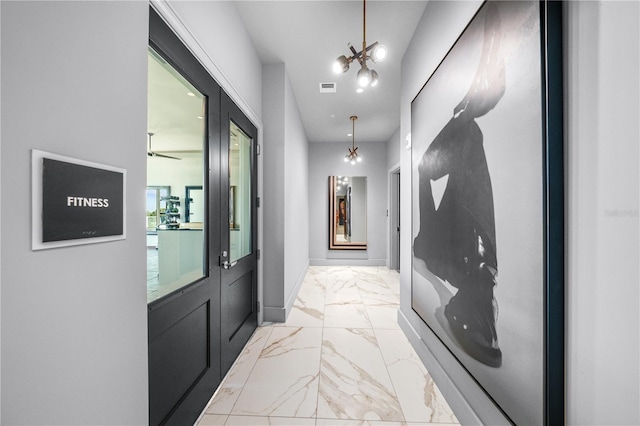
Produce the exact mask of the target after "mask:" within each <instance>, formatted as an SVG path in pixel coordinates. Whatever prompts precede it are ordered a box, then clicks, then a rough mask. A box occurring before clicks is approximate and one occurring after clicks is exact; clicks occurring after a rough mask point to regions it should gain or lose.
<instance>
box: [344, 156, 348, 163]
mask: <svg viewBox="0 0 640 426" xmlns="http://www.w3.org/2000/svg"><path fill="white" fill-rule="evenodd" d="M347 161H349V156H348V155H345V156H344V162H345V163H346V162H347Z"/></svg>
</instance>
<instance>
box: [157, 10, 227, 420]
mask: <svg viewBox="0 0 640 426" xmlns="http://www.w3.org/2000/svg"><path fill="white" fill-rule="evenodd" d="M149 45H150V50H149V58H150V59H149V64H150V65H149V104H150V106H149V126H150V127H154V128H153V129H150V130H151V131H150V133H154V143H155V141H157V142H158V143H156V144H155V145H153V146H151V141H149V145H150V146H149V148H148V149H149V152H148V162H147V179H148V180H149V179H150V175H151V174H152V172H153V170H152V169H154V168H158V173H157V176H158V177H156V179H162V180H163V181H162V182H160V184H162V185H168V187H169V188H171V196H167V197H165V200H164V202H165V203H166V209H165V210H163V215H164V218H165V220H164V222H163V223H161V224H158V226H157V234H158V235H157V237H158V247H157V262H158V263H159V272H157V273H156V274H155V276H153V275H152V276H151V278H148V290H147V291H148V295H149V302H148V345H149V423H150V424H151V425H158V424H176V425H186V424H193V423H194V422H195V420H196V419H197V417H198V415H199V414H200V413H201V411H202V410H203V408H204V407H205V406H206V404H207V402H208V401H209V399H210V398H211V396H212V395H213V393H214V391H215V389H216V388H217V387H218V385H219V384H220V380H221V373H220V266H219V261H218V254H219V252H220V248H221V236H220V223H221V212H220V198H221V191H220V188H221V185H222V182H221V178H220V176H221V174H220V163H221V160H220V150H221V144H220V118H221V116H220V94H221V90H220V87H219V86H218V85H217V84H216V82H215V81H214V80H213V78H212V77H211V76H210V75H209V74H208V73H207V72H206V70H205V69H204V68H203V67H202V66H201V65H200V64H199V63H198V61H197V60H196V59H195V58H194V57H193V56H192V54H191V53H190V52H189V51H188V50H187V49H186V47H185V46H184V45H183V44H182V43H181V42H180V40H179V39H178V38H177V37H176V36H175V35H174V33H173V32H172V31H171V30H170V29H169V27H167V26H166V24H165V23H164V22H163V21H162V19H161V18H160V17H159V16H158V15H157V14H156V13H155V12H154V11H153V9H151V10H150V20H149ZM152 67H158V69H159V70H160V71H166V73H165V74H166V76H165V77H166V78H163V77H157V76H155V75H152V72H154V70H153V69H152ZM157 79H159V80H161V81H160V82H158V81H156V80H157ZM176 82H177V83H176ZM156 85H157V86H158V87H159V89H158V92H161V93H162V94H166V93H169V94H173V93H175V95H174V96H175V97H176V98H171V99H170V101H168V102H167V101H163V100H162V99H160V98H159V97H158V98H156V97H154V96H156ZM174 89H175V90H174ZM158 96H160V95H158ZM180 96H182V97H184V99H183V98H177V97H180ZM194 98H198V99H200V105H201V108H200V109H199V110H197V108H196V110H193V111H189V107H188V105H189V104H188V102H189V101H188V99H194ZM172 99H175V101H174V102H171V100H172ZM154 102H157V103H161V104H162V105H161V106H162V108H156V106H157V105H155V104H154ZM183 102H187V103H185V104H184V105H186V106H185V107H183ZM176 106H177V107H176ZM167 109H170V110H171V113H170V114H166V113H164V112H163V113H161V112H158V110H163V111H165V110H167ZM185 123H189V124H188V126H196V127H199V129H200V132H201V133H200V134H199V135H196V136H195V137H196V139H198V138H199V139H200V142H199V143H200V146H201V148H200V153H199V155H200V157H199V158H196V159H194V158H193V157H192V156H193V149H191V147H189V149H184V150H181V148H179V147H177V148H176V147H173V148H171V147H169V145H165V146H164V147H163V146H162V144H161V143H162V134H163V133H165V134H167V135H168V136H167V138H166V140H167V142H166V143H167V144H168V143H169V141H171V143H174V144H175V143H178V142H181V143H182V142H183V139H185V140H186V139H188V138H187V136H188V135H187V136H183V135H180V137H178V136H177V135H178V134H179V132H180V129H182V128H183V127H184V125H185ZM193 123H196V124H193ZM188 126H187V127H188ZM184 143H186V142H184ZM162 150H164V151H162ZM167 150H172V151H167ZM189 162H191V163H193V164H194V167H195V169H196V170H197V171H199V176H200V178H199V180H200V182H199V183H198V182H186V183H187V184H189V185H193V184H194V183H195V184H201V185H202V186H203V193H204V197H203V198H204V200H203V201H204V203H202V206H204V207H201V208H202V222H199V223H195V222H190V223H184V222H186V221H185V220H184V218H183V217H182V216H181V215H182V214H183V211H181V209H182V208H184V201H185V200H180V198H181V197H182V196H183V194H184V192H183V191H184V188H185V186H184V185H185V181H184V180H185V179H187V178H186V176H187V175H188V174H187V173H181V170H182V168H184V167H185V166H186V165H187V164H188V163H189ZM192 171H193V170H192ZM176 176H177V177H176ZM194 207H195V204H194ZM185 225H188V226H185ZM147 252H148V259H150V256H152V255H153V254H154V247H150V248H147ZM149 262H150V261H149V260H148V266H147V267H148V270H149V269H150V268H149ZM194 265H195V266H194ZM153 279H156V280H157V283H156V284H155V289H151V287H150V284H149V282H151V280H153ZM151 290H153V291H151Z"/></svg>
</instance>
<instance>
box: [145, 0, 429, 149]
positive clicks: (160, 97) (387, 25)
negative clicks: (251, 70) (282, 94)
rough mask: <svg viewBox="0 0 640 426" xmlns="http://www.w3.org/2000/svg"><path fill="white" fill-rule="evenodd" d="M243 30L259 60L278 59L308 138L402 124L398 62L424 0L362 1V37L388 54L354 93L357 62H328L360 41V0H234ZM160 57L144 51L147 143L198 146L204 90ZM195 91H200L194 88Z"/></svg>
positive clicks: (362, 135) (387, 130)
mask: <svg viewBox="0 0 640 426" xmlns="http://www.w3.org/2000/svg"><path fill="white" fill-rule="evenodd" d="M235 4H236V7H237V10H238V12H239V14H240V17H241V19H242V21H243V22H244V25H245V27H246V30H247V31H248V33H249V36H250V37H251V39H252V41H253V44H254V46H255V48H256V50H257V51H258V54H259V55H260V59H261V60H262V62H263V63H264V64H273V63H284V64H285V67H286V70H287V74H288V76H289V79H290V81H291V85H292V87H293V91H294V94H295V97H296V101H297V103H298V107H299V109H300V114H301V117H302V121H303V125H304V128H305V131H306V134H307V137H308V139H309V141H310V142H341V143H345V144H346V145H350V144H351V137H350V136H348V133H351V128H352V122H351V120H350V119H349V117H350V116H352V115H356V116H358V120H357V121H356V122H355V141H356V145H357V144H358V143H359V142H386V141H387V140H389V138H390V137H391V136H392V135H393V133H394V132H395V131H396V130H397V129H398V127H399V126H400V63H401V61H402V57H403V55H404V52H405V50H406V48H407V46H408V43H409V41H410V40H411V38H412V36H413V32H414V31H415V28H416V26H417V24H418V21H419V20H420V18H421V16H422V13H423V11H424V8H425V6H426V1H376V0H369V1H368V2H367V13H366V17H367V34H366V41H367V45H370V44H371V43H373V42H375V41H378V42H380V43H381V44H384V45H385V46H387V49H388V51H389V54H388V57H387V59H386V60H385V61H384V62H381V63H377V64H376V63H369V62H368V66H369V67H370V68H373V69H375V70H376V71H377V72H378V74H379V84H378V85H377V86H376V87H373V88H368V89H365V91H364V92H363V93H356V88H357V83H356V74H357V71H358V69H359V68H360V66H359V64H358V63H357V62H356V63H352V64H351V69H350V70H349V71H347V72H346V73H344V74H335V73H334V72H333V70H332V65H333V62H334V61H335V59H336V58H337V57H338V56H340V55H347V56H349V53H350V51H349V48H348V43H351V44H352V45H353V46H354V48H355V49H356V50H357V51H360V50H361V49H362V29H363V28H362V24H363V22H362V12H363V10H362V6H363V2H362V1H361V0H359V1H333V0H327V1H307V0H294V1H270V0H263V1H240V0H235ZM328 82H335V83H336V86H337V91H336V93H320V90H319V85H320V83H328ZM187 92H195V93H196V94H198V93H197V91H196V90H195V89H194V88H193V87H191V85H189V83H187V82H186V81H185V80H184V79H183V78H182V77H181V76H179V74H177V73H176V72H175V71H173V70H172V69H171V67H169V66H168V65H167V64H166V63H165V62H164V61H163V60H162V59H159V58H158V57H157V56H156V55H153V53H151V54H150V56H149V123H148V130H149V131H150V132H153V133H154V136H153V138H152V145H153V151H157V152H164V153H181V156H184V155H186V154H187V153H188V152H189V151H194V150H195V151H200V150H202V137H203V136H202V135H203V134H202V131H203V124H204V123H203V121H202V119H200V118H198V116H201V115H202V108H203V104H202V98H201V97H200V96H195V97H190V96H187ZM198 95H199V94H198Z"/></svg>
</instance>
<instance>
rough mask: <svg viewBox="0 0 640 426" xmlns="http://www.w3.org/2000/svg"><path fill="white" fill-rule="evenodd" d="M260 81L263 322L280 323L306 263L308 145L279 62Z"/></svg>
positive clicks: (287, 81)
mask: <svg viewBox="0 0 640 426" xmlns="http://www.w3.org/2000/svg"><path fill="white" fill-rule="evenodd" d="M263 78H264V80H263V90H264V91H263V102H264V105H263V111H265V113H264V122H265V129H264V150H263V155H264V162H265V170H264V197H263V199H262V206H263V207H262V208H263V211H264V222H265V230H264V242H265V250H264V251H263V256H264V265H265V267H264V320H265V321H285V320H286V317H287V315H288V312H289V310H290V309H291V306H292V305H293V302H294V300H295V297H296V295H297V289H298V288H299V287H300V285H302V280H303V279H304V275H305V273H306V269H307V265H308V264H309V231H308V229H309V226H308V217H309V216H308V209H309V207H308V206H309V203H308V200H309V195H308V193H307V179H308V141H307V136H306V134H305V132H304V128H303V126H302V119H301V117H300V113H299V111H298V105H297V102H296V99H295V96H294V93H293V90H292V88H291V83H290V82H289V77H288V76H287V72H286V68H285V66H284V64H271V65H265V66H264V70H263Z"/></svg>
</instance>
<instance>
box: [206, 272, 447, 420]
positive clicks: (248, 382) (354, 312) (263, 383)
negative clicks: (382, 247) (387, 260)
mask: <svg viewBox="0 0 640 426" xmlns="http://www.w3.org/2000/svg"><path fill="white" fill-rule="evenodd" d="M399 287H400V285H399V275H398V273H397V272H395V271H391V270H388V269H386V268H383V267H322V266H312V267H309V270H308V272H307V275H306V277H305V280H304V284H303V285H302V287H301V289H300V291H299V293H298V298H297V300H296V302H295V305H294V307H293V309H292V311H291V313H290V315H289V318H288V320H287V322H286V323H284V324H272V325H268V326H264V327H260V328H258V330H257V331H256V332H255V334H254V336H253V337H252V338H251V340H250V341H249V343H248V344H247V346H246V347H245V349H244V351H243V352H242V354H241V355H240V357H239V358H238V360H237V361H236V363H235V364H234V366H233V368H232V369H231V371H230V372H229V374H228V375H227V377H226V378H225V380H224V381H223V383H222V385H221V386H220V389H219V390H218V392H217V393H216V395H215V396H214V398H213V399H212V401H211V403H210V404H209V406H208V407H207V409H206V411H205V414H204V415H203V416H202V417H201V419H200V421H199V423H198V425H201V426H204V425H254V426H256V425H300V426H303V425H310V426H325V425H363V424H367V425H380V426H382V425H427V424H438V425H443V424H449V425H450V424H458V423H457V419H456V418H455V416H454V415H453V413H452V411H451V409H450V408H449V406H448V404H447V403H446V401H445V400H444V398H443V396H442V394H441V393H440V391H439V390H438V388H437V387H436V385H435V383H434V382H433V380H432V379H431V376H430V375H429V373H428V372H427V371H426V370H425V368H424V366H423V365H422V363H421V362H420V360H419V359H418V357H417V355H416V354H415V352H414V351H413V348H412V347H411V345H410V344H409V342H408V341H407V339H406V338H405V336H404V334H403V332H402V331H401V330H400V328H399V327H398V325H397V321H396V318H397V309H398V306H399V293H400V288H399Z"/></svg>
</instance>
